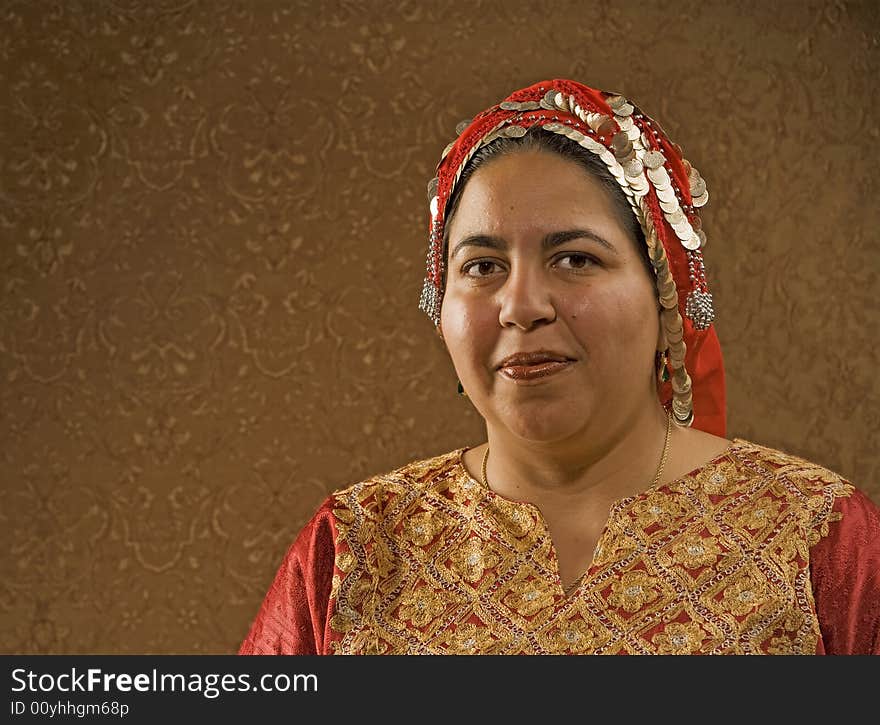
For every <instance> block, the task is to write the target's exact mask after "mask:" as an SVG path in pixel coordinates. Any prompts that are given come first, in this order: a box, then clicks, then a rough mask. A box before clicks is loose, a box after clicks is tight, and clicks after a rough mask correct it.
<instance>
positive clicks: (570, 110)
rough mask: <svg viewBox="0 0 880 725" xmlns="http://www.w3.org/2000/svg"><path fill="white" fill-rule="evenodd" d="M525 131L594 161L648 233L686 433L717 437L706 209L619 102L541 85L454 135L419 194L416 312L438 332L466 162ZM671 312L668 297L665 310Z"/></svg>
mask: <svg viewBox="0 0 880 725" xmlns="http://www.w3.org/2000/svg"><path fill="white" fill-rule="evenodd" d="M534 126H540V127H542V128H544V129H545V130H547V131H551V132H554V133H560V134H563V135H565V136H568V137H569V138H572V139H574V140H575V141H577V142H578V143H579V144H580V145H581V146H584V147H585V148H588V149H589V150H591V151H593V152H594V153H596V154H597V155H598V156H600V158H601V159H602V160H603V161H604V162H605V163H606V165H607V166H608V167H609V170H610V171H611V172H612V174H613V175H614V176H615V178H616V179H617V181H618V183H619V184H620V186H621V188H622V189H623V191H624V192H625V193H626V195H627V198H628V199H629V200H630V203H631V206H632V207H633V213H635V214H636V216H637V218H639V221H640V223H641V226H642V229H643V231H644V232H645V238H646V240H647V239H649V238H650V236H651V232H652V230H653V233H654V236H655V238H656V239H657V240H658V241H659V242H661V243H662V245H663V249H664V250H665V252H666V258H667V260H668V263H669V269H670V272H671V275H672V279H673V280H674V282H675V292H676V293H677V296H678V300H677V302H678V310H679V312H680V314H681V317H682V321H683V325H684V328H683V338H684V342H685V345H686V346H687V352H686V355H685V359H684V367H685V369H686V370H687V372H688V373H689V375H690V378H691V383H692V393H693V412H694V418H693V423H692V425H693V426H694V427H696V428H699V429H701V430H704V431H707V432H709V433H714V434H715V435H719V436H724V435H725V428H726V426H725V387H724V363H723V359H722V356H721V347H720V345H719V343H718V337H717V335H716V334H715V328H714V327H713V326H712V321H713V319H714V312H713V310H712V296H711V294H709V290H708V287H707V285H706V278H705V271H704V268H703V258H702V253H701V252H700V248H701V247H702V246H703V244H704V243H705V239H706V237H705V234H704V233H703V231H702V223H701V221H700V216H699V211H698V207H701V206H703V204H705V203H706V201H707V200H708V193H707V192H706V185H705V182H704V181H703V179H702V178H701V177H700V175H699V173H698V172H697V171H696V169H694V168H693V167H692V166H691V165H690V164H689V163H688V162H687V161H686V160H685V159H684V157H683V156H682V152H681V148H680V147H679V146H678V145H677V144H673V143H672V142H671V141H670V140H669V139H668V138H667V136H666V134H665V133H664V132H663V130H662V129H661V128H660V126H659V125H658V124H657V123H656V122H654V121H653V120H651V119H650V118H648V116H646V115H645V114H644V113H642V112H641V111H640V110H639V109H638V108H637V107H635V106H634V105H633V104H632V103H631V102H629V101H627V99H625V98H623V97H622V96H620V95H617V94H612V93H606V92H604V91H600V90H596V89H594V88H589V87H588V86H585V85H582V84H580V83H576V82H574V81H570V80H561V79H557V80H550V81H543V82H540V83H536V84H534V85H532V86H529V87H528V88H523V89H522V90H519V91H515V92H514V93H512V94H511V95H510V96H508V97H507V98H506V99H505V100H504V101H503V102H502V103H500V104H498V105H495V106H492V107H491V108H488V109H486V110H485V111H483V112H482V113H480V114H479V115H477V117H476V118H474V119H473V120H472V121H471V122H470V123H469V124H468V125H467V126H466V127H465V128H464V129H463V130H462V131H461V133H460V135H459V136H458V138H457V139H456V140H455V141H453V142H452V143H451V144H450V145H449V146H447V148H446V150H445V151H444V153H443V156H442V158H441V160H440V163H439V164H438V166H437V178H436V179H434V180H433V181H432V184H431V187H430V189H429V195H430V197H431V202H430V205H431V228H430V236H431V238H430V246H429V249H428V259H427V276H426V278H425V284H424V288H423V291H422V297H421V300H420V302H419V308H420V309H422V310H424V311H425V312H426V313H427V314H428V315H429V316H430V317H431V319H432V320H433V321H434V324H435V325H438V324H439V322H440V306H441V304H442V301H443V266H444V264H445V259H444V254H445V250H444V249H443V227H444V224H445V213H446V204H447V203H448V201H449V198H450V196H451V195H452V192H453V189H454V188H455V184H456V183H457V182H458V179H459V177H460V176H461V173H462V171H463V169H464V168H465V166H466V165H467V163H468V161H469V160H470V159H471V157H472V156H473V155H474V153H476V152H477V151H478V150H479V149H480V148H481V147H483V146H485V145H487V144H488V143H491V142H492V141H493V140H495V139H496V138H499V137H502V136H508V137H519V136H522V135H524V134H525V132H526V131H527V130H528V129H530V128H532V127H534ZM636 209H639V211H638V212H637V211H636ZM660 293H661V296H662V294H663V290H660ZM668 294H669V293H668ZM674 303H675V300H674V298H672V301H670V303H669V304H670V305H671V306H673V307H674V306H675V304H674ZM659 395H660V400H661V402H662V403H663V404H664V405H668V404H669V403H670V401H671V399H672V388H671V385H670V383H668V382H667V383H664V384H663V385H661V387H660V391H659Z"/></svg>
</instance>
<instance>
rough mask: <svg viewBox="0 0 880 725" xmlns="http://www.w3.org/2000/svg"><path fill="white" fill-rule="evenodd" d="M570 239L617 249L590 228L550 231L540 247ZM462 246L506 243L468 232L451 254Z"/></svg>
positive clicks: (504, 245)
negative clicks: (586, 240) (588, 240)
mask: <svg viewBox="0 0 880 725" xmlns="http://www.w3.org/2000/svg"><path fill="white" fill-rule="evenodd" d="M572 239H592V240H593V241H594V242H598V243H599V244H601V245H602V246H603V247H605V249H607V250H608V251H609V252H613V253H614V254H617V250H616V249H615V248H614V245H613V244H611V242H609V241H608V240H607V239H605V238H604V237H602V236H600V235H599V234H596V232H594V231H593V230H592V229H566V230H565V231H561V232H550V233H549V234H548V235H547V236H546V237H544V238H543V239H542V240H541V249H544V250H547V249H553V248H554V247H558V246H559V245H560V244H565V243H566V242H570V241H571V240H572ZM464 247H491V248H492V249H507V247H508V244H507V241H506V240H504V239H502V238H501V237H493V236H491V235H489V234H470V235H468V236H466V237H465V238H464V239H462V240H461V241H460V242H459V243H458V244H456V245H455V248H454V249H453V250H452V256H453V257H454V256H455V255H456V254H458V253H459V251H461V249H463V248H464Z"/></svg>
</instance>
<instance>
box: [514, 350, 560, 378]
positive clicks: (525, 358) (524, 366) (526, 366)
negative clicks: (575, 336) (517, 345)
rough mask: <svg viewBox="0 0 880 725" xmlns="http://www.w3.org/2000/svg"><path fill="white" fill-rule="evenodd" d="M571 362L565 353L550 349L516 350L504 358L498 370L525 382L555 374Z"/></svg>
mask: <svg viewBox="0 0 880 725" xmlns="http://www.w3.org/2000/svg"><path fill="white" fill-rule="evenodd" d="M573 362H574V360H573V359H572V358H570V357H568V356H567V355H563V354H562V353H561V352H554V351H552V350H536V351H534V352H517V353H514V354H513V355H508V356H507V357H506V358H504V360H502V361H501V364H500V365H499V366H498V370H499V372H500V373H501V374H502V375H504V376H505V377H506V378H508V379H510V380H514V381H517V382H521V383H525V382H528V381H530V380H537V379H539V378H546V377H548V376H550V375H555V374H556V373H558V372H561V371H563V370H565V369H567V368H568V367H570V366H571V364H572V363H573Z"/></svg>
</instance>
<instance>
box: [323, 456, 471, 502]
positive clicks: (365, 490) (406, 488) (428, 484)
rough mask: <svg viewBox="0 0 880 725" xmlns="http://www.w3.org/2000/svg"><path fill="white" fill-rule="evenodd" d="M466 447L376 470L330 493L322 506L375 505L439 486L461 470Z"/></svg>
mask: <svg viewBox="0 0 880 725" xmlns="http://www.w3.org/2000/svg"><path fill="white" fill-rule="evenodd" d="M464 450H465V448H456V449H454V450H452V451H448V452H446V453H441V454H440V455H437V456H432V457H429V458H421V459H418V460H414V461H410V462H408V463H405V464H404V465H402V466H399V467H397V468H395V469H393V470H391V471H387V472H384V473H378V474H375V475H373V476H370V477H368V478H365V479H364V480H362V481H358V482H357V483H353V484H350V485H348V486H346V487H344V488H340V489H337V490H335V491H333V493H331V494H330V496H329V498H328V499H327V501H326V502H325V504H324V507H327V508H331V509H333V510H334V511H339V510H340V509H376V508H377V507H384V506H387V505H389V504H390V503H391V502H392V501H395V500H398V499H400V498H401V497H403V498H406V499H412V498H417V497H419V496H422V495H425V494H427V493H429V492H432V491H437V490H438V489H442V488H444V487H446V486H448V485H450V484H451V483H452V482H454V481H455V480H457V479H458V478H459V477H460V476H461V475H462V472H463V470H464V469H463V468H462V465H461V456H462V453H463V452H464Z"/></svg>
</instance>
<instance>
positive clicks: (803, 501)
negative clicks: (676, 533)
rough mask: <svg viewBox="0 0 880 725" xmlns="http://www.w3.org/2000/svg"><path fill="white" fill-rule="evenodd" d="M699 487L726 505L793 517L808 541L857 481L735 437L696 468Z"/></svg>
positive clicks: (823, 528)
mask: <svg viewBox="0 0 880 725" xmlns="http://www.w3.org/2000/svg"><path fill="white" fill-rule="evenodd" d="M695 478H696V480H697V483H698V486H699V487H700V489H701V490H702V492H703V493H704V494H706V495H708V497H709V499H710V500H711V501H712V502H713V503H714V504H715V506H716V507H718V508H723V509H724V510H725V511H728V512H731V511H734V510H736V511H740V512H745V511H747V510H748V511H751V510H752V509H755V510H758V511H759V512H760V515H761V516H768V515H772V518H773V519H775V520H776V521H777V522H781V520H782V519H787V520H789V521H791V520H792V518H793V519H794V520H797V521H798V522H799V523H800V525H801V526H802V527H803V528H802V530H804V529H806V531H805V533H806V535H807V539H808V540H809V541H810V543H815V541H817V540H818V539H819V538H820V537H822V536H825V535H826V534H827V533H828V525H829V523H831V522H833V521H834V520H836V518H837V517H838V516H839V513H838V509H839V508H840V501H842V500H848V499H850V498H851V497H852V496H853V493H854V492H855V490H856V489H855V487H854V486H853V484H852V483H850V482H849V481H848V480H846V479H845V478H844V477H843V476H841V475H840V474H838V473H836V472H835V471H832V470H831V469H829V468H826V467H824V466H822V465H819V464H818V463H815V462H813V461H810V460H808V459H806V458H803V457H801V456H798V455H794V454H791V453H788V452H785V451H782V450H779V449H776V448H770V447H768V446H764V445H761V444H758V443H755V442H752V441H748V440H745V439H742V438H734V439H733V441H731V443H730V445H729V446H728V448H727V449H726V450H725V451H724V452H723V453H722V454H721V455H719V456H717V457H716V458H715V459H713V460H712V461H710V462H709V463H708V464H707V465H705V466H703V467H701V468H700V469H698V470H697V471H696V472H695Z"/></svg>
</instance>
